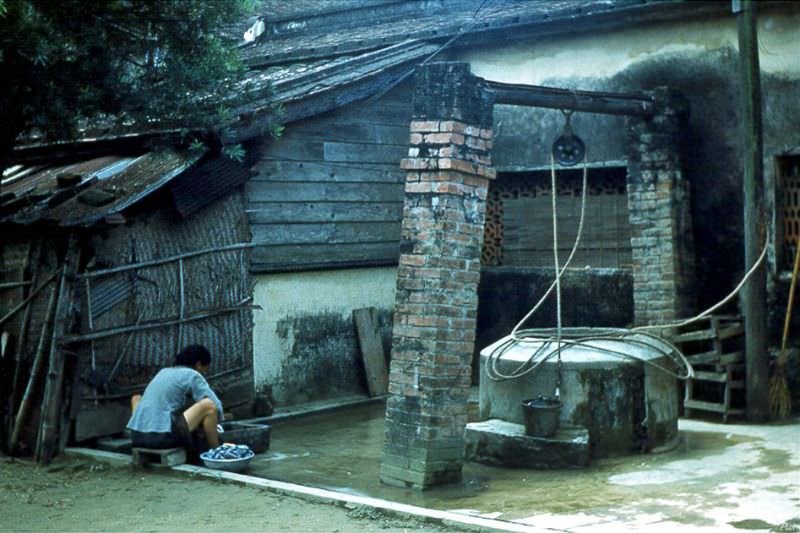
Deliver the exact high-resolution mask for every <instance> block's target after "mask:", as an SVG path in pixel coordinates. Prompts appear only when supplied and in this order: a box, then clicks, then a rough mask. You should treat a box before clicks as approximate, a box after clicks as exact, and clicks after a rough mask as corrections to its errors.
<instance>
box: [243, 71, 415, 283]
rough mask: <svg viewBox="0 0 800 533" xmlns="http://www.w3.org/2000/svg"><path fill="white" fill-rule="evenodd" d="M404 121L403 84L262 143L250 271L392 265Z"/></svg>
mask: <svg viewBox="0 0 800 533" xmlns="http://www.w3.org/2000/svg"><path fill="white" fill-rule="evenodd" d="M410 119H411V93H410V87H409V86H407V85H406V86H400V87H398V88H396V89H394V90H392V91H390V92H389V93H387V94H386V95H385V96H384V97H382V98H380V99H379V100H377V101H375V102H372V103H370V102H366V103H364V102H361V103H357V104H354V105H350V106H347V107H345V108H343V109H341V110H338V111H336V112H333V113H329V114H326V115H324V116H321V117H315V118H313V119H309V120H304V121H299V122H296V123H292V124H289V125H288V126H287V127H286V130H285V132H284V134H283V136H282V137H281V138H280V139H277V140H274V141H271V142H269V143H266V144H265V146H264V147H263V149H262V154H261V157H260V160H259V163H258V164H257V165H256V166H255V170H256V172H257V174H256V176H254V177H253V178H251V179H250V181H249V182H248V184H247V187H246V191H247V212H248V217H249V221H250V227H251V230H252V234H253V242H255V243H257V244H258V245H259V246H257V247H256V248H255V249H254V250H253V253H252V256H251V257H252V262H251V270H252V271H253V272H277V271H291V270H310V269H316V268H338V267H351V266H371V265H391V264H395V263H396V262H397V258H398V255H399V252H398V244H399V240H400V220H401V216H402V209H403V181H404V176H405V174H404V172H403V171H402V170H401V169H400V159H402V158H403V157H405V156H406V154H407V152H408V124H409V121H410Z"/></svg>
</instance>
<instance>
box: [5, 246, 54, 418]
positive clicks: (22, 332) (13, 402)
mask: <svg viewBox="0 0 800 533" xmlns="http://www.w3.org/2000/svg"><path fill="white" fill-rule="evenodd" d="M43 250H44V243H43V241H41V240H38V241H36V244H35V245H34V244H33V243H31V247H30V249H29V251H28V257H27V259H26V263H27V265H26V266H27V268H26V270H33V272H32V273H31V279H30V280H29V281H30V285H31V286H32V287H36V285H37V283H38V282H39V272H40V270H39V268H40V266H41V264H42V255H43V254H42V251H43ZM32 309H33V305H28V306H26V307H25V311H24V312H23V314H22V320H21V321H20V325H19V335H17V342H16V346H15V348H16V349H15V353H14V357H15V365H14V378H13V380H12V382H11V392H10V394H9V395H8V397H9V399H8V411H9V413H13V412H14V411H15V410H16V409H17V402H18V401H19V399H18V398H19V392H18V391H19V385H20V384H19V382H20V380H21V379H22V351H23V350H24V349H25V344H26V341H27V340H28V325H29V324H30V320H31V313H32ZM45 320H46V317H45ZM9 422H10V423H11V422H12V421H11V420H9ZM12 430H13V428H10V429H9V431H12Z"/></svg>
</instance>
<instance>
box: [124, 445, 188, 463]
mask: <svg viewBox="0 0 800 533" xmlns="http://www.w3.org/2000/svg"><path fill="white" fill-rule="evenodd" d="M185 462H186V450H184V449H183V448H164V449H161V450H158V449H154V448H131V463H132V464H134V465H135V466H144V465H153V466H175V465H182V464H183V463H185Z"/></svg>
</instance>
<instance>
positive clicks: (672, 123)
mask: <svg viewBox="0 0 800 533" xmlns="http://www.w3.org/2000/svg"><path fill="white" fill-rule="evenodd" d="M649 94H650V96H651V97H652V98H653V100H654V103H655V107H654V111H655V113H654V115H653V116H652V117H651V118H640V117H636V118H630V119H628V124H627V133H628V146H629V154H628V207H629V219H630V223H631V248H632V254H633V264H634V271H633V303H634V321H635V323H636V324H637V325H646V324H655V325H657V324H665V323H669V322H671V321H674V320H676V319H678V318H683V317H687V316H690V315H691V314H692V312H693V311H694V307H695V297H694V286H693V280H694V239H693V237H692V227H691V226H692V223H691V213H690V197H689V183H688V180H687V179H686V178H685V176H684V174H683V172H682V169H681V138H682V136H683V134H684V133H685V128H686V123H687V118H688V102H687V101H686V100H685V99H684V98H683V97H681V96H680V95H679V94H678V93H676V92H674V91H670V90H668V89H665V88H659V89H656V90H653V91H651V92H650V93H649Z"/></svg>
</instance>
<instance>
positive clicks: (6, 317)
mask: <svg viewBox="0 0 800 533" xmlns="http://www.w3.org/2000/svg"><path fill="white" fill-rule="evenodd" d="M54 277H56V273H55V272H53V273H52V274H50V276H49V277H48V278H47V279H46V280H45V281H43V282H42V284H41V285H39V286H38V287H36V288H35V289H33V291H31V293H30V294H28V296H27V297H25V299H24V300H22V301H21V302H20V303H18V304H17V305H16V306H14V308H13V309H12V310H11V311H9V312H8V313H6V314H5V315H3V318H0V326H2V325H3V324H5V323H6V321H7V320H9V319H10V318H11V317H13V316H14V315H15V314H17V311H19V310H20V309H22V308H23V307H25V306H26V305H28V303H29V302H30V301H31V300H33V299H34V298H35V297H36V295H37V294H39V292H40V291H41V290H42V289H44V288H45V286H46V285H47V284H48V283H50V281H51V280H52V279H53V278H54Z"/></svg>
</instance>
